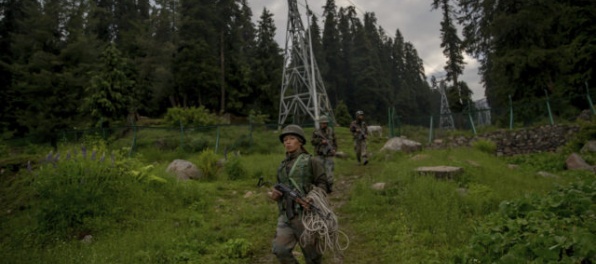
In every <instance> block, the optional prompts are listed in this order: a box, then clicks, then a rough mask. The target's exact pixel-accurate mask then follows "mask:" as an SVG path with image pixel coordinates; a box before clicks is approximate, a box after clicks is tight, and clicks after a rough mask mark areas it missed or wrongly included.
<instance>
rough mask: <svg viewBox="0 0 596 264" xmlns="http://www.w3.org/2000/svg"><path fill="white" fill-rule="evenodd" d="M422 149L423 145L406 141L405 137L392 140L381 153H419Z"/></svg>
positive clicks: (388, 141) (386, 143)
mask: <svg viewBox="0 0 596 264" xmlns="http://www.w3.org/2000/svg"><path fill="white" fill-rule="evenodd" d="M421 149H422V144H420V143H418V142H416V141H413V140H409V139H406V138H404V137H394V138H392V139H389V140H387V142H385V145H384V146H383V148H381V151H383V150H387V151H403V152H406V153H410V152H415V151H419V150H421Z"/></svg>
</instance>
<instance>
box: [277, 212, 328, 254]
mask: <svg viewBox="0 0 596 264" xmlns="http://www.w3.org/2000/svg"><path fill="white" fill-rule="evenodd" d="M300 218H301V217H300V215H296V216H295V217H294V218H293V219H292V220H290V221H286V219H287V218H286V216H285V215H283V214H282V215H280V216H279V218H278V219H277V230H276V231H275V237H274V238H273V254H275V255H276V256H277V259H278V260H279V263H282V264H286V263H287V264H294V263H296V264H297V263H298V260H296V258H295V257H294V255H293V254H292V250H293V249H294V247H295V246H296V243H298V244H299V245H300V243H299V241H300V235H302V232H304V226H303V225H302V220H301V219H300ZM300 248H301V249H302V252H303V254H304V259H305V260H306V263H307V264H320V263H321V261H322V260H323V255H322V254H321V253H320V252H318V251H317V241H316V240H315V241H311V242H310V243H308V244H307V245H300Z"/></svg>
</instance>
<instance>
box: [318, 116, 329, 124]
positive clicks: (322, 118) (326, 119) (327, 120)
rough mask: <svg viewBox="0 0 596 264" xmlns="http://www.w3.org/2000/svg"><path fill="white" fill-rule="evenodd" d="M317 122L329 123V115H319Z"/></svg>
mask: <svg viewBox="0 0 596 264" xmlns="http://www.w3.org/2000/svg"><path fill="white" fill-rule="evenodd" d="M319 123H329V117H327V116H326V115H321V116H320V117H319Z"/></svg>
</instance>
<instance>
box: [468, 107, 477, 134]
mask: <svg viewBox="0 0 596 264" xmlns="http://www.w3.org/2000/svg"><path fill="white" fill-rule="evenodd" d="M468 119H470V126H472V132H474V136H476V126H474V119H473V118H472V107H470V101H469V100H468Z"/></svg>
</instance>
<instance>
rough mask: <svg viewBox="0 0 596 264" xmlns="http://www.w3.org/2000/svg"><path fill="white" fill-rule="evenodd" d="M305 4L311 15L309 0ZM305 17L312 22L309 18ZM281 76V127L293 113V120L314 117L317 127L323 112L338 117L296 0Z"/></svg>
mask: <svg viewBox="0 0 596 264" xmlns="http://www.w3.org/2000/svg"><path fill="white" fill-rule="evenodd" d="M305 6H306V13H307V15H311V12H310V10H309V9H308V4H306V0H305ZM306 21H307V23H309V22H308V21H309V20H308V19H306ZM309 28H310V26H309ZM282 78H283V79H282V84H281V94H280V102H279V122H278V126H279V128H281V126H282V125H283V124H284V123H285V122H286V119H287V118H288V117H290V116H292V118H293V122H294V123H302V122H304V121H306V120H308V119H312V120H313V121H314V124H315V126H316V127H317V128H318V127H319V123H318V122H316V120H317V119H318V118H319V116H320V115H321V114H325V115H327V116H328V117H329V119H331V120H332V121H334V120H335V118H334V117H333V110H332V109H331V104H330V103H329V98H328V97H327V92H326V91H325V86H324V84H323V79H322V78H321V74H320V72H319V68H318V66H317V62H316V61H315V58H314V54H313V50H312V45H311V37H310V31H308V33H307V32H306V31H305V29H304V26H303V24H302V19H301V18H300V13H299V11H298V4H297V0H288V26H287V31H286V47H285V54H284V69H283V77H282Z"/></svg>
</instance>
